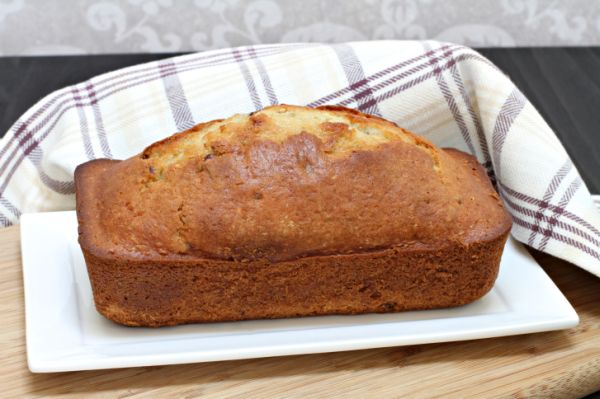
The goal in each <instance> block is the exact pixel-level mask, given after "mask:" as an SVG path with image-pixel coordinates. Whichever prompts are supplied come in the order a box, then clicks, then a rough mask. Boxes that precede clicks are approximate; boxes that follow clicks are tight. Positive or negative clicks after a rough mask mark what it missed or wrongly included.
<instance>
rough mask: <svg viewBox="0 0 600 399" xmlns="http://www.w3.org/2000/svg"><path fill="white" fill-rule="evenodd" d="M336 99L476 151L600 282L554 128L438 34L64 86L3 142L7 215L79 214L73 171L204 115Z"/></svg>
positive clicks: (580, 194) (507, 197)
mask: <svg viewBox="0 0 600 399" xmlns="http://www.w3.org/2000/svg"><path fill="white" fill-rule="evenodd" d="M278 103H287V104H302V105H311V106H318V105H323V104H338V105H343V106H347V107H352V108H356V109H358V110H360V111H363V112H366V113H371V114H375V115H379V116H382V117H384V118H386V119H389V120H391V121H394V122H396V123H397V124H398V125H400V126H402V127H405V128H407V129H409V130H412V131H413V132H415V133H417V134H419V135H422V136H424V137H426V138H428V139H429V140H431V141H432V142H434V143H435V144H437V145H439V146H444V147H456V148H459V149H461V150H464V151H467V152H469V153H471V154H473V155H475V156H476V157H477V159H478V160H479V161H480V162H481V164H482V165H483V166H484V167H485V168H486V169H487V171H488V174H489V176H490V178H491V179H492V181H493V182H494V184H495V186H496V188H497V190H498V191H499V193H500V194H501V196H502V199H503V200H504V203H505V204H506V207H507V209H508V210H509V212H510V213H511V214H512V217H513V220H514V227H513V230H512V234H513V236H514V237H515V238H516V239H517V240H519V241H521V242H523V243H525V244H528V245H530V246H532V247H534V248H536V249H538V250H540V251H543V252H547V253H549V254H552V255H554V256H557V257H559V258H562V259H565V260H567V261H569V262H572V263H574V264H576V265H578V266H580V267H582V268H584V269H586V270H588V271H590V272H592V273H594V274H595V275H597V276H600V214H599V213H598V211H597V209H596V208H595V206H594V204H593V201H592V198H591V196H590V193H589V191H588V189H587V188H586V186H585V184H584V183H583V181H582V180H581V177H580V176H579V173H578V172H577V170H576V168H575V167H574V166H573V163H572V162H571V160H570V159H569V156H568V155H567V153H566V151H565V150H564V148H563V146H562V145H561V143H560V141H559V140H558V139H557V138H556V136H555V135H554V133H553V132H552V130H551V129H550V127H549V126H548V125H547V124H546V122H544V120H543V119H542V118H541V116H540V115H539V113H538V112H537V111H536V110H535V108H534V107H533V106H532V105H531V104H530V103H529V101H527V99H526V98H525V97H524V96H523V94H521V92H520V91H519V90H518V89H517V88H516V87H515V86H514V84H513V83H512V82H511V81H510V80H509V79H508V78H507V77H506V76H505V75H504V74H503V73H502V72H501V71H500V70H499V69H498V68H497V67H496V66H494V65H493V64H492V63H491V62H490V61H488V60H487V59H486V58H484V57H483V56H481V55H480V54H478V53H477V52H475V51H473V50H471V49H469V48H466V47H463V46H458V45H454V44H449V43H439V42H433V41H421V42H419V41H378V42H377V41H376V42H358V43H347V44H336V45H322V44H282V45H263V46H250V47H239V48H233V49H223V50H217V51H209V52H203V53H198V54H191V55H185V56H182V57H175V58H169V59H165V60H162V61H158V62H151V63H148V64H143V65H138V66H134V67H130V68H125V69H121V70H118V71H114V72H111V73H107V74H104V75H101V76H97V77H94V78H92V79H90V80H88V81H86V82H83V83H80V84H77V85H74V86H70V87H66V88H64V89H62V90H58V91H56V92H54V93H52V94H50V95H48V96H47V97H45V98H44V99H42V100H41V101H40V102H38V103H37V104H36V105H35V106H33V107H32V108H31V109H29V110H28V111H27V112H26V113H25V114H24V115H23V116H22V117H21V118H20V119H19V120H18V121H17V122H16V123H15V124H14V125H13V126H12V127H11V129H10V131H9V132H8V133H7V134H6V136H5V137H4V138H3V139H2V141H0V164H1V165H2V166H0V223H1V224H2V226H8V225H10V224H12V223H16V222H17V221H18V219H19V216H20V215H21V214H22V213H24V212H39V211H55V210H64V209H73V208H74V206H75V198H74V194H73V193H74V185H73V171H74V169H75V167H76V166H77V165H79V164H80V163H83V162H86V161H88V160H90V159H94V158H116V159H124V158H128V157H130V156H132V155H134V154H136V153H139V152H140V151H141V150H142V149H143V148H144V147H145V146H147V145H148V144H150V143H152V142H154V141H156V140H159V139H162V138H164V137H165V135H167V134H169V133H173V132H177V131H181V130H184V129H187V128H189V127H191V126H193V125H194V124H196V123H199V122H202V121H208V120H211V119H216V118H224V117H228V116H230V115H231V114H234V113H242V112H251V111H254V110H257V109H260V108H263V107H265V106H268V105H271V104H278Z"/></svg>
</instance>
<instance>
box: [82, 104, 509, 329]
mask: <svg viewBox="0 0 600 399" xmlns="http://www.w3.org/2000/svg"><path fill="white" fill-rule="evenodd" d="M75 185H76V196H77V219H78V223H79V243H80V245H81V249H82V250H83V254H84V257H85V261H86V264H87V268H88V273H89V277H90V281H91V285H92V289H93V294H94V301H95V304H96V308H97V310H98V311H99V312H100V313H101V314H103V315H104V316H106V317H107V318H108V319H110V320H113V321H115V322H117V323H121V324H125V325H129V326H153V327H157V326H167V325H176V324H183V323H196V322H216V321H227V320H244V319H261V318H283V317H295V316H309V315H326V314H359V313H371V312H396V311H403V310H412V309H431V308H441V307H450V306H458V305H463V304H467V303H469V302H472V301H474V300H476V299H478V298H480V297H481V296H483V295H484V294H485V293H487V292H488V291H489V290H490V289H491V287H492V285H493V284H494V281H495V279H496V276H497V273H498V267H499V263H500V257H501V254H502V250H503V248H504V244H505V241H506V239H507V236H508V233H509V231H510V228H511V219H510V216H509V215H508V213H507V212H506V211H505V209H504V208H503V206H502V203H501V201H500V199H499V197H498V195H497V193H496V192H495V191H494V189H493V187H492V185H491V184H490V181H489V180H488V177H487V175H486V173H485V171H484V170H483V169H482V167H481V166H480V165H479V163H478V162H477V160H476V159H475V158H474V157H472V156H470V155H467V154H465V153H463V152H461V151H458V150H454V149H439V148H437V147H435V146H434V145H432V144H431V143H430V142H429V141H427V140H425V139H423V138H420V137H418V136H416V135H414V134H412V133H410V132H408V131H406V130H404V129H402V128H400V127H398V126H397V125H395V124H393V123H391V122H388V121H386V120H384V119H381V118H378V117H375V116H371V115H366V114H363V113H360V112H357V111H354V110H351V109H347V108H342V107H335V106H325V107H319V108H308V107H300V106H291V105H277V106H272V107H268V108H265V109H263V110H261V111H258V112H254V113H252V114H249V115H234V116H232V117H230V118H228V119H225V120H215V121H211V122H208V123H202V124H199V125H197V126H195V127H193V128H191V129H189V130H187V131H184V132H181V133H178V134H175V135H173V136H171V137H168V138H167V139H165V140H163V141H160V142H157V143H155V144H152V145H151V146H149V147H148V148H146V149H145V150H144V151H143V152H142V153H141V154H139V155H136V156H134V157H132V158H129V159H127V160H124V161H117V160H107V159H100V160H94V161H90V162H87V163H85V164H82V165H80V166H79V167H77V169H76V171H75Z"/></svg>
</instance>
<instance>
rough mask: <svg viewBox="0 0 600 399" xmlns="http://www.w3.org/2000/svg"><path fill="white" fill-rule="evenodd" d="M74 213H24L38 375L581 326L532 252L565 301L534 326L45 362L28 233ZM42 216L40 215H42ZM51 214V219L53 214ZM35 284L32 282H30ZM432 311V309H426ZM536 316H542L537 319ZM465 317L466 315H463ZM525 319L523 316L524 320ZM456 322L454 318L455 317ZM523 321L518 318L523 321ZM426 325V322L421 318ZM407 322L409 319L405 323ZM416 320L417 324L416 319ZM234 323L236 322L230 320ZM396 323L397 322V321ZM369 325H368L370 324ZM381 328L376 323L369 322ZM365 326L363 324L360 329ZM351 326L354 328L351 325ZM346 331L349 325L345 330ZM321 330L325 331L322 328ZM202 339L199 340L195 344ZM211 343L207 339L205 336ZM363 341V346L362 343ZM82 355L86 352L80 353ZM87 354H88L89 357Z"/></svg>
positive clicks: (31, 354) (32, 365)
mask: <svg viewBox="0 0 600 399" xmlns="http://www.w3.org/2000/svg"><path fill="white" fill-rule="evenodd" d="M74 213H75V211H59V212H35V213H25V214H23V215H22V216H21V231H20V235H21V260H22V268H23V294H24V300H25V334H26V351H27V363H28V366H29V369H30V371H32V372H34V373H44V372H59V371H76V370H93V369H109V368H123V367H142V366H154V365H169V364H185V363H196V362H209V361H226V360H235V359H249V358H259V357H273V356H289V355H298V354H309V353H325V352H338V351H347V350H360V349H368V348H382V347H391V346H404V345H419V344H425V343H439V342H454V341H463V340H472V339H484V338H494V337H501V336H509V335H519V334H528V333H535V332H542V331H551V330H559V329H566V328H571V327H574V326H576V325H577V324H578V323H579V316H578V315H577V313H576V311H575V309H574V308H573V307H572V305H571V304H570V303H569V301H568V300H567V298H566V297H565V296H564V294H563V293H562V292H561V291H560V289H558V287H557V286H556V284H555V283H554V282H553V281H552V279H551V278H550V277H549V276H548V275H547V274H546V272H545V271H544V270H543V269H542V268H541V267H540V266H539V264H538V263H537V261H536V260H535V259H534V258H533V257H532V256H531V254H530V253H529V252H527V251H526V250H525V252H527V256H528V257H529V258H530V259H531V261H532V262H534V263H535V264H536V265H538V267H539V269H540V272H541V273H542V274H543V276H545V278H546V279H547V280H548V282H549V283H550V284H551V289H553V290H555V291H556V292H555V294H556V298H555V299H556V300H559V301H561V302H563V306H562V309H561V312H560V316H554V317H552V318H551V317H549V316H547V315H544V316H545V317H547V320H545V321H544V320H541V321H540V320H538V321H534V322H525V321H522V322H521V323H520V324H519V323H516V324H515V323H513V324H510V325H507V326H501V327H498V326H492V327H488V328H487V329H486V328H479V329H477V330H475V329H474V328H471V329H470V330H467V331H466V332H465V331H462V332H459V333H458V334H457V333H456V332H455V331H450V332H449V333H448V332H446V333H445V334H444V333H441V334H440V333H439V332H437V333H436V334H434V336H429V335H424V336H422V337H421V338H417V339H415V338H413V339H407V338H406V337H405V336H399V337H398V336H396V337H385V336H384V337H377V338H373V337H369V338H363V339H362V340H356V339H354V340H348V339H345V340H342V341H340V342H333V343H332V342H330V341H326V342H319V341H317V342H312V343H311V344H302V345H289V344H288V345H287V347H285V346H284V345H280V346H283V347H280V346H274V345H267V346H266V347H264V348H256V347H250V348H248V349H247V350H246V351H245V352H240V351H239V349H235V353H233V352H232V351H231V350H230V351H229V352H228V351H226V350H222V349H221V350H220V351H214V352H211V351H206V350H204V351H203V350H199V349H196V350H191V351H189V352H187V353H175V354H174V353H169V352H167V353H161V354H156V353H155V354H152V353H145V354H143V355H139V354H138V355H136V356H128V357H125V356H123V355H121V356H104V357H102V356H101V357H98V356H97V355H96V357H94V355H93V354H91V355H89V356H88V358H86V357H85V356H84V357H83V358H82V357H79V358H78V357H71V358H68V357H67V358H62V359H61V358H59V359H56V358H44V356H43V355H42V354H41V353H39V352H38V351H37V350H36V348H35V345H33V344H32V340H33V335H34V334H36V333H38V332H37V331H34V329H35V328H36V324H37V323H36V320H34V319H33V317H34V316H33V311H32V310H29V311H28V309H31V307H32V306H33V305H32V298H31V296H32V292H31V287H29V283H28V280H29V279H31V278H32V270H29V269H30V268H32V267H33V266H32V265H31V264H29V262H30V261H29V260H28V259H29V254H27V252H26V250H27V248H26V247H27V246H28V245H29V240H28V239H27V237H26V235H27V234H28V231H29V229H30V228H31V227H33V226H32V224H33V225H35V222H40V218H42V219H43V218H47V217H50V218H52V217H58V218H60V217H74ZM40 215H41V216H40ZM48 215H50V216H48ZM61 240H62V241H65V244H67V246H68V242H69V238H68V237H62V238H61ZM509 240H514V238H512V237H510V238H509ZM514 243H515V245H517V246H522V244H521V243H519V242H517V241H516V240H514ZM30 282H31V281H30ZM28 287H29V288H28ZM424 312H427V311H424ZM486 316H487V317H489V316H493V315H491V314H483V315H477V316H474V317H480V318H481V317H486ZM533 316H537V314H535V315H533ZM343 317H355V316H343ZM461 317H463V316H461ZM522 317H523V315H521V318H522ZM450 318H451V319H452V318H455V317H450ZM77 319H78V321H79V322H81V320H80V316H79V314H78V315H77ZM518 319H519V318H517V320H518ZM430 320H439V319H430ZM417 321H421V320H417ZM406 322H407V321H404V323H406ZM413 322H414V321H413ZM229 323H235V322H229ZM396 323H397V322H396ZM367 325H369V324H367ZM370 325H372V326H373V325H376V324H370ZM361 326H362V325H361ZM350 327H352V326H350ZM343 328H346V327H343ZM321 329H322V328H321ZM270 333H274V334H283V333H285V332H270ZM81 334H83V331H82V330H81V329H80V335H81ZM261 334H262V333H261ZM436 337H437V338H436ZM198 339H202V338H196V340H198ZM204 339H206V338H204ZM190 341H194V339H191V338H190ZM361 341H362V342H361ZM76 347H78V348H80V349H84V351H83V352H85V348H86V345H85V344H81V345H79V346H76ZM80 354H81V351H80ZM84 354H85V353H84Z"/></svg>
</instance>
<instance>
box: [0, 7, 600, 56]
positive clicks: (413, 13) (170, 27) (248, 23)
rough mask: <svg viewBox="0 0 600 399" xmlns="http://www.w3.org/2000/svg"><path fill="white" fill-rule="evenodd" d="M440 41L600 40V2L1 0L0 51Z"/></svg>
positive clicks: (579, 42) (559, 42) (515, 43)
mask: <svg viewBox="0 0 600 399" xmlns="http://www.w3.org/2000/svg"><path fill="white" fill-rule="evenodd" d="M369 39H438V40H445V41H452V42H457V43H463V44H467V45H471V46H480V47H481V46H532V45H533V46H541V45H551V46H557V45H595V44H596V45H597V44H600V0H563V1H556V0H555V1H551V0H480V1H477V0H446V1H442V0H420V1H417V0H361V1H351V0H346V1H343V0H279V1H277V0H185V1H175V0H122V1H116V0H81V1H75V0H73V1H60V0H0V55H34V54H36V55H40V54H86V53H124V52H171V51H194V50H206V49H213V48H222V47H229V46H238V45H245V44H260V43H278V42H297V41H320V42H340V41H350V40H369Z"/></svg>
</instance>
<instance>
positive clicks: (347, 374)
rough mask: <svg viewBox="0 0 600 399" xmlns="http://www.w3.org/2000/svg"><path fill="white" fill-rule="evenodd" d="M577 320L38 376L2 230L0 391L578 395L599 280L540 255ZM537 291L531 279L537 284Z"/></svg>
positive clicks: (598, 371)
mask: <svg viewBox="0 0 600 399" xmlns="http://www.w3.org/2000/svg"><path fill="white" fill-rule="evenodd" d="M534 256H535V257H536V259H537V260H538V262H540V264H542V266H543V267H544V269H545V270H546V272H547V273H548V274H549V275H550V276H551V277H552V279H553V280H554V281H555V282H556V284H557V285H558V287H559V288H560V289H561V291H562V292H563V293H564V294H565V295H566V297H567V298H568V299H569V301H570V302H571V303H572V304H573V306H574V307H575V309H576V310H577V313H578V314H579V316H580V318H581V322H580V324H579V326H577V327H576V328H573V329H570V330H563V331H554V332H546V333H538V334H529V335H520V336H513V337H503V338H493V339H483V340H475V341H465V342H454V343H443V344H430V345H418V346H408V347H397V348H383V349H370V350H361V351H351V352H338V353H327V354H317V355H303V356H287V357H277V358H265V359H251V360H239V361H228V362H215V363H197V364H186V365H177V366H160V367H142V368H130V369H116V370H98V371H81V372H68V373H53V374H33V373H30V372H29V370H28V368H27V359H26V354H25V320H24V302H23V283H22V277H23V276H22V272H21V253H20V245H19V229H18V227H10V228H7V229H1V230H0V309H1V314H2V315H3V322H2V324H1V325H0V342H1V347H0V356H1V357H2V359H1V363H0V367H1V369H0V387H1V388H0V392H1V393H0V396H1V397H38V396H43V397H46V396H52V395H65V396H68V397H77V398H79V397H86V398H87V397H110V398H113V397H120V398H124V397H127V398H141V397H148V398H150V397H151V398H156V397H186V398H189V397H196V396H202V397H215V398H217V397H218V398H227V397H240V398H249V397H286V398H289V397H292V398H293V397H297V398H311V397H314V398H322V397H331V396H344V397H360V398H364V397H386V398H387V397H405V398H409V397H445V398H448V397H473V396H479V397H486V398H491V397H513V398H521V397H535V396H537V397H550V396H552V397H581V396H583V395H586V394H589V393H592V392H595V391H597V390H600V279H599V278H597V277H594V276H592V275H591V274H588V273H586V272H585V271H582V270H581V269H579V268H576V267H574V266H572V265H569V264H568V263H566V262H563V261H560V260H557V259H555V258H552V257H550V256H547V255H544V254H541V253H534ZM531 289H532V290H535V287H531Z"/></svg>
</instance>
